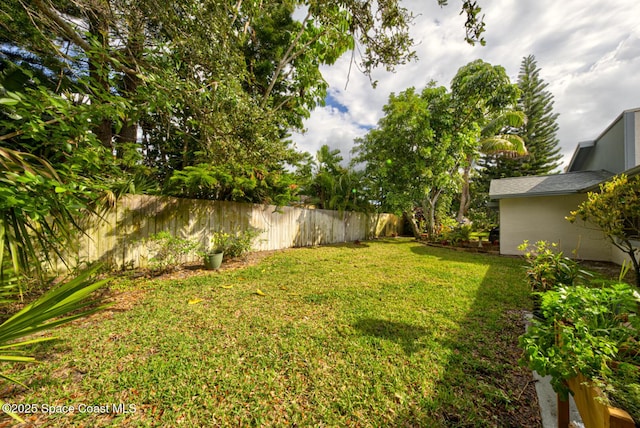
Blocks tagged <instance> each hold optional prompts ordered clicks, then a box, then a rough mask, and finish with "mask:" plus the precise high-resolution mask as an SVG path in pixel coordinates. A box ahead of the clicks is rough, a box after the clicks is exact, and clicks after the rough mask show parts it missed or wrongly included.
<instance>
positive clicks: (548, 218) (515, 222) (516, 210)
mask: <svg viewBox="0 0 640 428" xmlns="http://www.w3.org/2000/svg"><path fill="white" fill-rule="evenodd" d="M585 199H586V195H584V194H575V195H560V196H539V197H528V198H509V199H501V200H500V253H501V254H508V255H521V254H522V251H520V250H518V246H519V245H520V244H522V242H523V241H524V240H529V242H530V243H535V242H537V241H548V242H555V243H558V245H559V249H560V250H561V251H562V252H564V254H565V255H567V256H569V257H576V258H579V259H586V260H604V261H610V260H611V257H612V254H611V245H610V244H609V242H607V241H606V239H605V237H604V235H603V233H602V232H601V231H599V230H597V229H595V228H591V227H587V226H586V225H584V223H583V222H580V221H578V222H576V223H575V224H571V223H569V222H568V221H567V220H566V219H565V217H566V216H567V215H569V213H570V211H571V210H575V209H576V208H577V206H578V205H579V204H580V203H581V202H582V201H584V200H585ZM581 223H582V224H581ZM576 249H577V252H576V254H574V253H573V251H574V250H576Z"/></svg>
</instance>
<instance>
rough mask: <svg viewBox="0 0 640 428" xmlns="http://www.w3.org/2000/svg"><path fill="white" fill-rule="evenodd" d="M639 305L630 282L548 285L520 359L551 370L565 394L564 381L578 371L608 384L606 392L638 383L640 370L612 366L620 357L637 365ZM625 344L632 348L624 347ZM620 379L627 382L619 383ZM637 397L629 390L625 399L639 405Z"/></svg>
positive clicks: (541, 371)
mask: <svg viewBox="0 0 640 428" xmlns="http://www.w3.org/2000/svg"><path fill="white" fill-rule="evenodd" d="M639 305H640V294H639V293H638V292H637V291H635V290H634V289H633V288H632V287H631V286H629V285H628V284H616V285H614V286H610V287H604V288H590V287H586V286H574V287H564V286H561V287H558V288H557V290H553V291H548V292H546V293H544V294H543V295H542V313H543V314H544V319H533V320H532V324H531V326H530V327H529V329H528V331H527V333H525V334H524V335H523V336H521V337H520V346H521V347H522V349H523V350H524V354H523V357H522V360H521V362H522V363H523V364H525V365H526V366H528V367H529V368H531V369H532V370H536V371H537V372H538V373H539V374H540V375H542V376H546V375H550V376H551V378H552V379H551V384H552V386H553V388H554V390H555V391H556V392H558V393H559V394H560V395H561V396H563V397H565V398H566V397H567V393H568V389H567V386H566V384H565V383H564V382H563V381H564V380H566V379H570V378H572V377H574V376H576V374H577V373H581V374H582V375H584V376H585V377H586V378H588V379H592V380H594V381H596V382H598V383H600V384H601V385H605V388H603V389H604V390H605V392H607V391H609V392H610V391H611V390H618V391H621V390H626V389H625V388H626V385H634V384H635V385H636V386H637V384H640V378H639V377H638V375H639V374H640V371H638V370H636V371H633V370H628V369H625V370H614V369H613V367H614V366H616V365H617V366H618V367H620V365H619V363H621V362H622V363H627V362H629V363H632V364H634V365H635V366H636V367H637V366H638V364H639V363H640V361H637V360H638V345H637V344H638V340H640V319H639V317H638V313H639V311H638V307H639ZM627 349H628V350H633V351H632V352H627V351H625V352H621V350H627ZM630 376H631V377H633V379H629V377H630ZM621 385H625V388H622V389H620V386H621ZM632 388H633V387H632ZM636 393H637V389H636ZM613 397H615V394H614V395H613ZM635 397H636V398H635V399H633V398H632V397H630V396H629V395H625V399H627V400H628V399H631V400H636V401H635V403H631V408H633V407H634V406H635V408H638V406H639V405H640V403H639V402H638V401H637V398H638V395H637V394H636V395H635ZM626 407H627V408H630V406H629V405H627V406H626Z"/></svg>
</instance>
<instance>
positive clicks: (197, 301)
mask: <svg viewBox="0 0 640 428" xmlns="http://www.w3.org/2000/svg"><path fill="white" fill-rule="evenodd" d="M200 302H202V299H191V300H189V304H190V305H195V304H196V303H200Z"/></svg>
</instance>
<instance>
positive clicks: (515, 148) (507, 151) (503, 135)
mask: <svg viewBox="0 0 640 428" xmlns="http://www.w3.org/2000/svg"><path fill="white" fill-rule="evenodd" d="M525 123H526V117H525V115H524V113H523V112H521V111H515V110H509V111H504V112H502V113H500V114H499V115H497V116H496V117H495V118H493V120H491V121H490V122H489V123H488V124H486V125H485V126H484V127H483V128H482V130H481V131H480V139H479V140H478V143H477V146H476V150H477V151H474V152H473V153H469V154H468V155H467V159H466V164H465V167H464V169H463V172H462V194H461V196H460V210H459V211H458V218H457V220H458V221H462V220H463V218H464V216H465V214H466V212H467V210H468V209H469V204H470V203H471V197H470V195H469V182H470V177H471V170H472V168H473V165H474V156H475V155H476V153H478V152H479V153H482V154H485V155H496V156H507V157H519V156H524V155H526V154H527V148H526V146H525V142H524V140H523V139H522V137H521V136H520V135H517V134H516V133H515V132H517V130H518V129H519V128H521V127H522V126H524V124H525Z"/></svg>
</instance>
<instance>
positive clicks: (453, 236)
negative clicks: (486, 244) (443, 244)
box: [444, 224, 472, 244]
mask: <svg viewBox="0 0 640 428" xmlns="http://www.w3.org/2000/svg"><path fill="white" fill-rule="evenodd" d="M471 232H472V229H471V225H469V224H465V225H461V226H457V227H455V228H454V229H452V230H450V231H448V232H446V233H444V239H445V240H447V241H450V242H451V243H452V244H458V243H460V242H464V241H469V240H470V239H471Z"/></svg>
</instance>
